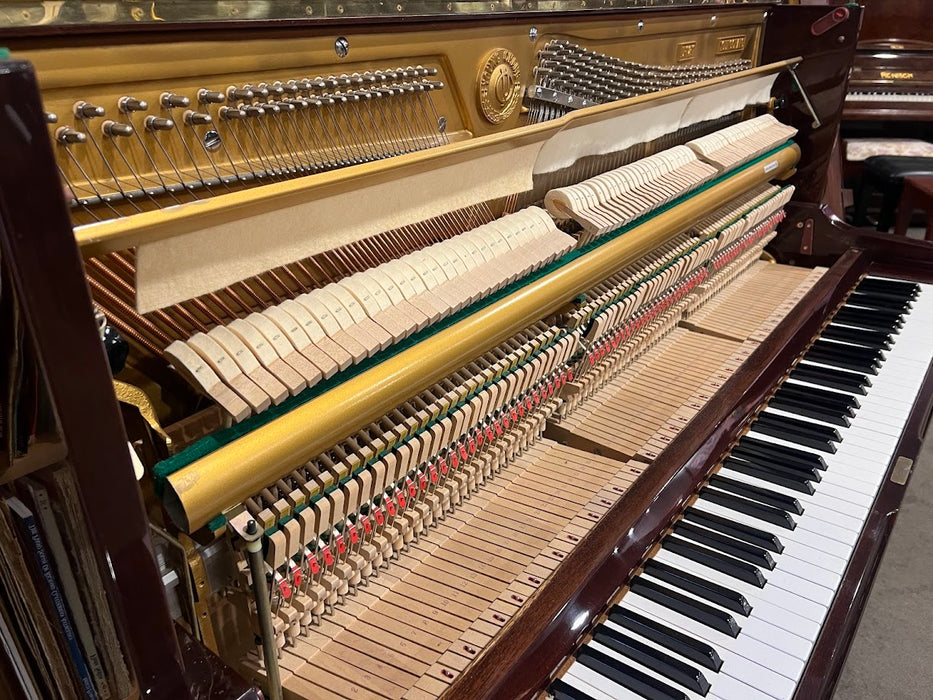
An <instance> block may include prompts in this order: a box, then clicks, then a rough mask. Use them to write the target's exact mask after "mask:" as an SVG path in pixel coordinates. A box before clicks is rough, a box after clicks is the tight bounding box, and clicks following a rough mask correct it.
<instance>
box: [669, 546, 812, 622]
mask: <svg viewBox="0 0 933 700" xmlns="http://www.w3.org/2000/svg"><path fill="white" fill-rule="evenodd" d="M654 559H656V560H657V561H660V562H664V563H665V564H670V565H671V566H673V567H676V568H678V569H681V570H683V571H686V572H687V573H691V574H694V575H696V576H700V577H703V578H706V579H708V580H710V581H712V582H713V583H718V584H719V585H720V586H725V587H726V588H729V589H731V590H733V591H737V592H738V593H741V594H742V595H744V596H745V599H746V600H747V601H748V602H749V603H750V604H751V605H752V606H753V607H754V606H756V605H758V604H761V603H766V604H768V605H770V606H773V607H775V608H777V609H779V610H786V611H789V612H790V614H791V616H790V617H788V619H787V621H786V622H785V623H784V625H782V627H783V629H787V630H788V631H789V632H793V633H794V634H796V635H798V636H800V637H804V638H810V637H811V636H812V635H813V633H814V631H815V630H818V628H819V625H820V624H821V622H822V620H823V618H824V617H825V615H826V606H825V605H820V604H819V603H816V602H814V601H812V600H809V599H807V598H805V597H803V596H801V595H799V594H798V593H797V592H796V591H788V590H785V589H783V588H780V587H779V586H769V585H768V584H765V586H764V588H758V587H756V586H753V585H752V584H750V583H746V582H744V581H739V580H738V579H735V578H732V577H731V576H729V575H728V574H724V573H722V572H721V571H717V570H715V569H711V568H710V567H708V566H704V565H703V564H699V563H697V562H695V561H693V560H692V559H687V557H683V556H681V555H679V554H675V553H674V552H671V551H669V550H666V549H663V548H662V549H661V551H659V552H658V553H657V554H656V555H655V556H654ZM766 573H771V572H766ZM752 612H753V613H754V611H752ZM736 620H739V617H736ZM739 623H740V624H741V621H740V620H739ZM788 628H789V629H788Z"/></svg>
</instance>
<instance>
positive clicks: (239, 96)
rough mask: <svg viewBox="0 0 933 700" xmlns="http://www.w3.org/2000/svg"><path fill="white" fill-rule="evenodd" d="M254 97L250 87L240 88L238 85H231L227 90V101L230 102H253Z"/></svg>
mask: <svg viewBox="0 0 933 700" xmlns="http://www.w3.org/2000/svg"><path fill="white" fill-rule="evenodd" d="M253 97H254V95H253V91H252V90H250V89H249V86H246V87H242V88H238V87H237V86H236V85H231V86H230V87H228V88H227V99H228V100H230V102H240V101H241V100H251V99H253Z"/></svg>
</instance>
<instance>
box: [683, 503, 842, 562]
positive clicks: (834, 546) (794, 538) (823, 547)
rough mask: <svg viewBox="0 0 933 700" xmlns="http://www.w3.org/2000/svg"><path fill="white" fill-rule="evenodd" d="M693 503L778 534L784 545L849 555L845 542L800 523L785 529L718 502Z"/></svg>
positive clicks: (708, 511) (736, 520)
mask: <svg viewBox="0 0 933 700" xmlns="http://www.w3.org/2000/svg"><path fill="white" fill-rule="evenodd" d="M695 505H696V507H697V508H702V510H705V511H706V512H707V513H713V514H714V515H719V516H721V517H723V518H729V519H731V520H734V521H735V522H737V523H742V524H744V525H748V526H750V527H755V528H758V529H759V530H764V531H766V532H770V533H773V534H775V535H777V536H778V539H780V540H781V542H783V543H784V546H785V547H790V546H791V545H792V544H795V543H799V544H801V545H803V546H805V547H807V548H808V549H813V550H817V551H819V552H826V553H827V554H832V555H833V556H835V557H840V558H842V559H845V558H847V557H848V555H849V551H850V548H849V547H848V546H847V545H846V544H845V543H843V542H839V541H838V540H833V539H830V538H829V537H824V536H823V535H820V534H818V533H816V532H812V531H809V530H807V529H805V528H803V527H802V526H801V525H800V524H798V525H797V528H796V529H794V530H785V529H784V528H780V527H777V526H776V525H773V524H771V523H769V522H766V521H764V520H759V519H758V518H755V517H753V516H751V515H746V514H745V513H739V512H737V511H734V510H732V509H730V508H726V507H724V506H721V505H719V504H718V503H712V502H710V501H704V500H698V501H697V502H696V504H695ZM801 558H802V556H801Z"/></svg>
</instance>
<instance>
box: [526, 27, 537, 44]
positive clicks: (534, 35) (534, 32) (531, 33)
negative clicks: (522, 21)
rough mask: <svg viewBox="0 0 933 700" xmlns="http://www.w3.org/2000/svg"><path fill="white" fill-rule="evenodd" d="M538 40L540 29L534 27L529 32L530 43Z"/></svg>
mask: <svg viewBox="0 0 933 700" xmlns="http://www.w3.org/2000/svg"><path fill="white" fill-rule="evenodd" d="M537 38H538V28H537V27H532V28H531V29H529V30H528V41H534V40H535V39H537Z"/></svg>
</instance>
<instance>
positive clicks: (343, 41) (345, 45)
mask: <svg viewBox="0 0 933 700" xmlns="http://www.w3.org/2000/svg"><path fill="white" fill-rule="evenodd" d="M334 53H336V54H337V56H338V57H339V58H346V57H347V54H348V53H350V42H349V41H347V37H345V36H338V37H337V40H336V41H335V42H334Z"/></svg>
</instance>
